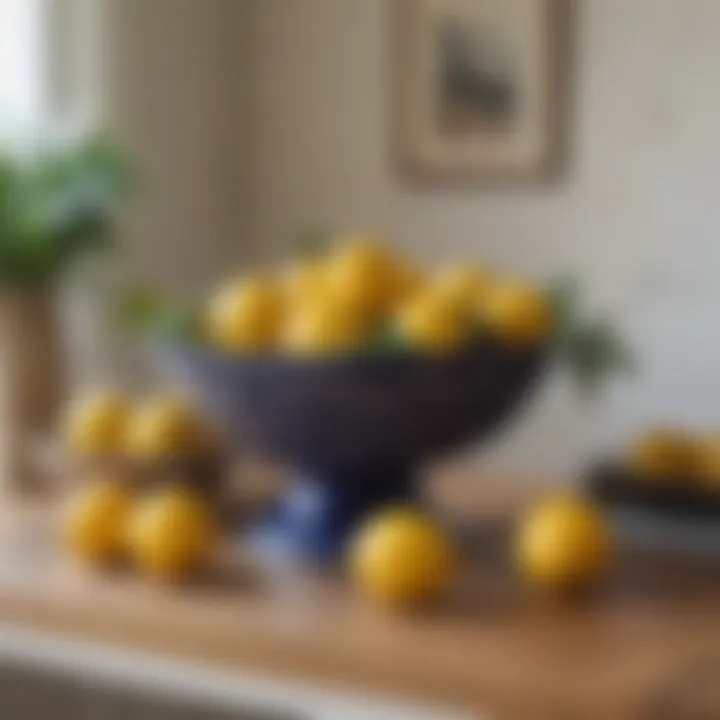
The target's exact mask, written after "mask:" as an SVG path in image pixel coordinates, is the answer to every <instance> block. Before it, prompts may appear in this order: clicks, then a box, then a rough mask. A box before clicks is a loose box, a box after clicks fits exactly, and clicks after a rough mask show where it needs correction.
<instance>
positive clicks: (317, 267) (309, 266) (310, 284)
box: [282, 258, 327, 307]
mask: <svg viewBox="0 0 720 720" xmlns="http://www.w3.org/2000/svg"><path fill="white" fill-rule="evenodd" d="M326 275H327V273H326V267H325V263H324V261H323V260H322V259H318V258H312V259H305V260H300V261H298V262H296V263H294V264H293V265H291V266H290V267H289V268H287V270H286V271H285V272H284V273H283V276H282V290H283V293H284V296H285V301H286V303H287V304H288V305H289V306H290V307H293V306H295V305H297V304H300V305H307V304H308V303H311V302H321V301H322V300H323V298H324V297H325V294H326V292H327V277H326Z"/></svg>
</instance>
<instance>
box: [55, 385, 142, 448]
mask: <svg viewBox="0 0 720 720" xmlns="http://www.w3.org/2000/svg"><path fill="white" fill-rule="evenodd" d="M128 412H129V408H128V404H127V403H126V402H125V399H124V398H123V397H121V396H120V395H118V394H116V393H112V392H102V393H96V394H93V395H88V396H85V397H81V398H78V399H77V400H76V401H75V402H73V403H72V404H71V405H70V407H69V409H68V412H67V414H66V416H65V419H64V423H63V434H64V437H65V444H66V446H67V448H68V450H69V451H70V452H71V453H73V454H75V455H100V454H114V453H117V452H119V451H120V450H121V448H122V443H123V438H124V433H125V424H126V422H127V417H128Z"/></svg>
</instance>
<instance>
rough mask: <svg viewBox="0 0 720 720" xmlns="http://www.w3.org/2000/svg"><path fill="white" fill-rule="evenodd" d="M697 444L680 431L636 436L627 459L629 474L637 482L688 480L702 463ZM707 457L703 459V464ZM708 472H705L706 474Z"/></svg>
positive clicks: (659, 430)
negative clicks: (646, 479) (667, 479)
mask: <svg viewBox="0 0 720 720" xmlns="http://www.w3.org/2000/svg"><path fill="white" fill-rule="evenodd" d="M701 456H702V452H701V448H700V447H699V444H698V443H697V442H696V441H695V439H694V438H692V437H691V436H690V435H689V434H688V433H685V432H683V431H682V430H678V429H674V428H670V427H660V428H654V429H651V430H648V431H647V432H644V433H642V434H641V435H639V436H638V437H637V438H636V439H635V440H634V442H633V443H632V445H631V447H630V449H629V452H628V457H627V465H628V468H629V470H630V471H631V472H632V473H633V474H634V475H636V476H639V477H640V478H655V479H659V478H669V479H678V478H688V477H692V476H694V475H696V474H697V473H698V470H699V465H700V464H701V463H702V457H701ZM709 459H710V457H709V456H706V462H707V460H709ZM709 471H710V468H709V467H708V468H706V472H709Z"/></svg>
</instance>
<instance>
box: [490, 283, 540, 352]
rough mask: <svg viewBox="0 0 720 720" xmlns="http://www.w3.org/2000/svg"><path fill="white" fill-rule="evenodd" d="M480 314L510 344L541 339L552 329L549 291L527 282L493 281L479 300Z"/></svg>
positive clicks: (494, 333)
mask: <svg viewBox="0 0 720 720" xmlns="http://www.w3.org/2000/svg"><path fill="white" fill-rule="evenodd" d="M478 315H479V318H480V321H481V322H482V323H484V324H485V326H486V327H487V329H488V330H489V331H490V332H491V333H492V334H493V335H494V336H495V337H497V338H498V339H499V340H500V341H502V342H503V343H505V344H507V345H510V346H523V345H527V344H532V343H535V342H538V341H540V340H542V339H543V338H545V337H546V336H547V335H548V334H549V332H550V331H551V329H552V312H551V307H550V302H549V299H548V297H547V295H546V294H545V293H544V292H543V291H542V290H540V289H538V288H536V287H533V286H532V285H528V284H525V283H519V282H504V283H496V284H491V286H490V287H489V288H488V289H487V292H485V293H483V294H482V296H481V298H480V300H479V303H478Z"/></svg>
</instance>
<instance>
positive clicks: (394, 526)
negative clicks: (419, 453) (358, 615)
mask: <svg viewBox="0 0 720 720" xmlns="http://www.w3.org/2000/svg"><path fill="white" fill-rule="evenodd" d="M349 564H350V571H351V574H352V576H353V578H354V581H355V583H356V584H357V586H358V587H359V588H360V590H361V591H362V592H363V593H364V594H365V595H366V596H367V597H368V598H369V599H370V600H373V601H376V602H378V603H380V604H382V605H387V606H390V607H399V608H402V607H407V606H410V605H416V604H418V603H421V602H424V601H427V600H432V599H434V598H436V597H437V596H438V595H440V594H441V593H442V592H443V591H445V590H446V589H447V587H448V584H449V582H450V580H451V579H452V575H453V570H454V567H455V555H454V551H453V548H452V546H451V543H450V541H449V540H448V538H447V537H446V536H445V534H444V533H443V532H442V531H441V530H440V529H439V528H438V527H437V526H436V525H435V524H434V523H433V522H432V521H431V520H430V519H429V518H428V517H426V516H425V515H423V514H422V513H421V512H419V511H416V510H412V509H403V508H401V509H392V510H387V511H385V512H381V513H379V514H378V515H376V516H374V517H372V518H370V520H369V521H368V522H366V523H365V525H363V526H362V527H361V528H360V530H359V531H358V533H357V534H356V536H355V537H354V538H353V540H352V544H351V546H350V553H349Z"/></svg>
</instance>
